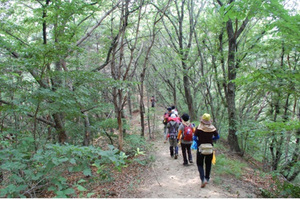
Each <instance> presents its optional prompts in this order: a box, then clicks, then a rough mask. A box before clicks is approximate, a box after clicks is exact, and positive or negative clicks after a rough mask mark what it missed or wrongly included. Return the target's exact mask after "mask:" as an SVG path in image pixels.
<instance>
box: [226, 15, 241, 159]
mask: <svg viewBox="0 0 300 199" xmlns="http://www.w3.org/2000/svg"><path fill="white" fill-rule="evenodd" d="M226 27H227V35H228V38H229V42H228V44H229V46H228V63H227V64H228V66H227V67H228V69H227V76H228V84H227V104H228V107H227V111H228V124H229V130H228V138H227V139H228V143H229V145H230V150H231V151H235V152H238V153H240V152H241V149H240V147H239V143H238V137H237V135H236V132H237V117H236V105H235V92H236V85H235V83H234V82H233V80H235V79H236V70H237V68H236V67H235V66H236V63H235V54H236V48H237V46H236V37H235V34H234V31H233V28H232V21H231V20H228V22H227V23H226Z"/></svg>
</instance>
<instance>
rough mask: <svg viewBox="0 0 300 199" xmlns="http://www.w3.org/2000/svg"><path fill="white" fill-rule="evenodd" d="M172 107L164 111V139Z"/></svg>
mask: <svg viewBox="0 0 300 199" xmlns="http://www.w3.org/2000/svg"><path fill="white" fill-rule="evenodd" d="M171 111H172V109H171V107H168V108H167V112H165V113H164V119H163V124H164V139H166V136H167V124H168V119H169V117H170V115H171Z"/></svg>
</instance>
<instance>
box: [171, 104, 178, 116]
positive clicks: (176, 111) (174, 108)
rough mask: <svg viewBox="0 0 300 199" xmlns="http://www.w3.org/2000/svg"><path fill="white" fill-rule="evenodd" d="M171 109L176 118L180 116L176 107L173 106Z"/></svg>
mask: <svg viewBox="0 0 300 199" xmlns="http://www.w3.org/2000/svg"><path fill="white" fill-rule="evenodd" d="M171 109H172V110H171V112H172V113H174V114H175V115H176V116H179V114H178V110H177V108H176V106H174V105H172V106H171Z"/></svg>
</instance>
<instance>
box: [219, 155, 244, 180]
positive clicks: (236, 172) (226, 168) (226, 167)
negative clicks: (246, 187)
mask: <svg viewBox="0 0 300 199" xmlns="http://www.w3.org/2000/svg"><path fill="white" fill-rule="evenodd" d="M215 167H216V168H215V171H216V173H217V174H218V175H226V174H229V175H233V176H235V177H236V178H237V179H239V178H241V176H242V172H243V169H244V167H246V164H245V163H242V162H240V161H239V160H232V159H229V158H227V157H226V156H225V155H223V154H220V155H217V156H216V165H215Z"/></svg>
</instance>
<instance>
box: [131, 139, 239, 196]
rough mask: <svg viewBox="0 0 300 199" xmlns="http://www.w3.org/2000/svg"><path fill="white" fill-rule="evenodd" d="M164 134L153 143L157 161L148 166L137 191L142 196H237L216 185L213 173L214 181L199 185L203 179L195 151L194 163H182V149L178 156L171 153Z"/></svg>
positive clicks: (137, 194)
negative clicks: (173, 156) (203, 185)
mask: <svg viewBox="0 0 300 199" xmlns="http://www.w3.org/2000/svg"><path fill="white" fill-rule="evenodd" d="M162 140H163V137H161V139H159V138H157V140H156V141H155V142H154V146H153V149H154V151H153V155H155V161H154V162H153V163H152V165H151V166H150V167H149V171H148V172H147V173H148V176H147V177H146V178H145V181H144V182H143V184H142V185H141V186H140V187H139V188H138V189H137V190H136V191H137V193H136V197H140V198H186V197H188V198H198V197H201V198H207V197H211V198H226V197H234V195H232V194H230V193H227V192H226V191H224V190H222V189H220V188H218V187H215V186H214V184H213V172H212V179H211V182H210V183H209V184H208V185H207V186H206V187H205V188H200V185H201V183H200V178H199V173H198V170H197V165H196V163H195V161H196V156H195V155H196V154H195V153H196V152H195V151H193V159H194V163H192V164H189V166H183V165H182V163H183V160H182V155H181V151H180V150H181V148H180V147H179V157H178V159H174V158H171V157H170V155H169V143H165V144H164V143H163V141H162Z"/></svg>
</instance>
